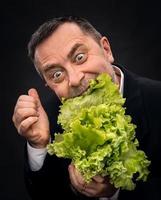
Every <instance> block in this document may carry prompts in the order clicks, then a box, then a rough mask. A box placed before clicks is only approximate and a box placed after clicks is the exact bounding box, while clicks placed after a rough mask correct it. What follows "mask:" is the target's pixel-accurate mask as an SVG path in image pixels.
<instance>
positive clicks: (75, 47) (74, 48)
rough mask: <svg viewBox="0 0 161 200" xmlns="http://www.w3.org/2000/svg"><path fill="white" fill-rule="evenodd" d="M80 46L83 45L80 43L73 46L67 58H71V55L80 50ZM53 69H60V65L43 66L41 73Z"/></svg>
mask: <svg viewBox="0 0 161 200" xmlns="http://www.w3.org/2000/svg"><path fill="white" fill-rule="evenodd" d="M81 46H83V44H81V43H76V44H74V45H73V47H72V49H71V50H70V51H69V53H68V54H67V57H68V58H71V57H72V56H73V54H74V53H75V52H76V51H77V49H78V48H80V47H81ZM55 67H58V68H59V67H60V68H61V65H59V64H47V65H45V66H44V69H43V71H44V72H45V73H47V72H48V71H50V70H51V69H53V68H55Z"/></svg>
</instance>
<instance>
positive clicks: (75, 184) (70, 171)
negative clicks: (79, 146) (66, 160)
mask: <svg viewBox="0 0 161 200" xmlns="http://www.w3.org/2000/svg"><path fill="white" fill-rule="evenodd" d="M73 168H74V166H73V165H72V164H70V165H69V167H68V171H69V178H70V181H71V183H72V185H73V186H74V187H75V188H76V189H77V190H79V183H78V182H77V179H76V176H75V173H74V169H73Z"/></svg>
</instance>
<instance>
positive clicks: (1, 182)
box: [0, 0, 161, 200]
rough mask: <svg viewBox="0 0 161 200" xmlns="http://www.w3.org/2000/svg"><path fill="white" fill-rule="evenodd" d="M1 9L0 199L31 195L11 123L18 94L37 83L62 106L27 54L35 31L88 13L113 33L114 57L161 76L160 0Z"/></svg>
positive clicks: (32, 0)
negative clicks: (51, 22)
mask: <svg viewBox="0 0 161 200" xmlns="http://www.w3.org/2000/svg"><path fill="white" fill-rule="evenodd" d="M1 14H2V17H1V31H0V32H1V34H2V36H1V56H2V57H1V61H0V74H1V78H0V81H1V84H0V87H1V88H0V95H1V97H0V110H1V112H0V126H1V127H0V128H1V130H0V134H1V136H0V200H29V197H28V195H27V192H26V189H25V185H24V181H23V162H24V160H23V153H24V150H23V148H24V139H23V138H21V137H20V136H19V135H18V134H17V132H16V129H15V128H14V126H13V123H12V114H13V110H14V105H15V103H16V100H17V98H18V97H19V95H21V94H25V93H27V90H28V89H29V88H31V87H35V88H37V90H38V91H39V93H40V96H41V100H42V102H43V104H44V105H46V104H47V103H48V101H49V99H50V98H53V105H52V106H51V108H50V109H53V110H54V109H55V107H57V99H56V97H55V95H53V94H52V93H51V92H50V91H49V90H48V89H46V88H45V87H44V83H43V82H42V81H41V79H40V77H39V76H38V75H37V73H36V70H35V69H34V66H33V65H32V63H31V62H30V60H29V58H28V57H27V43H28V41H29V38H30V36H31V34H32V33H33V32H34V31H35V30H36V28H38V26H39V25H40V24H41V23H43V22H44V21H46V20H48V19H51V18H53V17H58V16H62V15H70V14H72V15H78V16H82V17H85V18H87V19H88V20H89V21H90V22H91V23H92V24H93V25H94V26H95V27H96V28H97V29H98V30H99V31H100V32H101V33H102V34H103V35H106V36H107V37H108V39H109V41H110V43H111V46H112V51H113V54H114V57H115V62H118V63H119V64H121V65H123V66H125V67H126V68H128V69H130V70H131V71H133V72H135V73H137V74H139V75H142V76H146V77H149V78H152V79H156V80H161V59H160V52H161V6H160V5H159V0H158V1H156V0H153V1H145V0H135V1H124V0H106V1H101V0H99V1H98V2H94V1H87V0H86V1H83V0H80V1H78V0H77V1H76V0H75V1H74V0H73V1H71V0H70V1H65V0H64V1H62V0H57V1H54V0H51V1H48V0H44V1H43V0H39V1H38V0H26V1H4V2H3V4H2V1H1ZM158 92H161V91H158ZM48 109H49V108H48ZM52 120H53V121H54V120H55V116H53V118H52ZM51 123H52V122H51ZM53 192H54V191H53Z"/></svg>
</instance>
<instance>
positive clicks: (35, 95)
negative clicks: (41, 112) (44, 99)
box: [28, 88, 42, 106]
mask: <svg viewBox="0 0 161 200" xmlns="http://www.w3.org/2000/svg"><path fill="white" fill-rule="evenodd" d="M28 95H29V96H31V97H33V98H34V99H36V100H37V103H38V106H42V105H41V101H40V97H39V94H38V92H37V90H36V89H34V88H31V89H29V91H28Z"/></svg>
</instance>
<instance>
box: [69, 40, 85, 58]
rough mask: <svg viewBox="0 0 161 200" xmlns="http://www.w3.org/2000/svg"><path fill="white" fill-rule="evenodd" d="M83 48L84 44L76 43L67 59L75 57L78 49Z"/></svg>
mask: <svg viewBox="0 0 161 200" xmlns="http://www.w3.org/2000/svg"><path fill="white" fill-rule="evenodd" d="M81 46H83V44H81V43H76V44H75V45H74V46H73V47H72V49H71V50H70V52H69V53H68V55H67V57H68V58H71V57H72V56H73V54H74V53H75V52H76V51H77V49H78V48H79V47H81Z"/></svg>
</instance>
